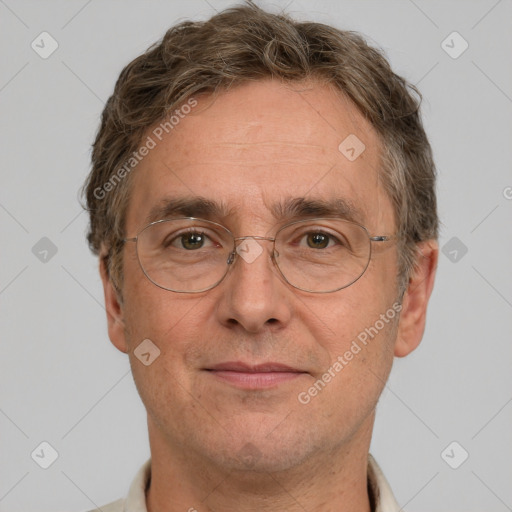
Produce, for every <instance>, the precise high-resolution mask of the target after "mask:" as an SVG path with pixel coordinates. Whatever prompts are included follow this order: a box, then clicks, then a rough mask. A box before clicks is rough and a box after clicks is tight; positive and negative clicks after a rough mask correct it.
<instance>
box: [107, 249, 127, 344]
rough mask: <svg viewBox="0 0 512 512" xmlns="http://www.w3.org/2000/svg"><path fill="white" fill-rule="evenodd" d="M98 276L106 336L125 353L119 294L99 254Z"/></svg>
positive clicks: (122, 315) (122, 316) (122, 317)
mask: <svg viewBox="0 0 512 512" xmlns="http://www.w3.org/2000/svg"><path fill="white" fill-rule="evenodd" d="M100 275H101V280H102V282H103V292H104V295H105V310H106V312H107V323H108V336H109V338H110V341H111V342H112V344H113V345H114V346H115V347H116V348H117V349H118V350H120V351H121V352H124V353H127V352H128V348H127V344H126V338H125V331H124V329H125V326H124V312H123V306H122V303H121V301H120V298H119V294H118V292H117V290H116V288H115V286H114V284H113V282H112V279H111V277H110V275H109V272H108V268H107V257H106V254H105V253H104V252H102V253H101V254H100Z"/></svg>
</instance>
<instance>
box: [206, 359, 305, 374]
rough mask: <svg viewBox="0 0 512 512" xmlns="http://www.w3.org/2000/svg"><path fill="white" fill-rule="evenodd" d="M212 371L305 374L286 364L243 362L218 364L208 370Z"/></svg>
mask: <svg viewBox="0 0 512 512" xmlns="http://www.w3.org/2000/svg"><path fill="white" fill-rule="evenodd" d="M206 370H212V371H230V372H244V373H269V372H295V373H304V372H303V371H302V370H299V369H297V368H292V367H291V366H288V365H286V364H281V363H274V362H268V363H261V364H248V363H243V362H241V361H228V362H226V363H220V364H216V365H215V366H212V367H209V368H206Z"/></svg>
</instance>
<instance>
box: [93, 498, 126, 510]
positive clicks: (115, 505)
mask: <svg viewBox="0 0 512 512" xmlns="http://www.w3.org/2000/svg"><path fill="white" fill-rule="evenodd" d="M123 509H124V499H120V500H116V501H112V502H111V503H108V504H107V505H102V506H101V507H100V508H95V509H93V510H89V511H88V512H123Z"/></svg>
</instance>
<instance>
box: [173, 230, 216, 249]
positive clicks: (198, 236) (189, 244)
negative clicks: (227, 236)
mask: <svg viewBox="0 0 512 512" xmlns="http://www.w3.org/2000/svg"><path fill="white" fill-rule="evenodd" d="M208 243H209V244H210V245H209V246H208ZM212 246H213V247H218V246H219V244H216V243H214V242H213V241H212V240H211V239H210V237H209V236H208V235H206V234H205V233H204V232H203V231H197V230H190V231H186V232H182V233H175V234H174V235H172V236H170V237H167V239H166V241H165V243H164V247H173V248H175V249H185V250H187V251H194V250H197V249H202V248H204V247H212Z"/></svg>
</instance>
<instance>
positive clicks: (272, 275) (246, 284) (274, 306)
mask: <svg viewBox="0 0 512 512" xmlns="http://www.w3.org/2000/svg"><path fill="white" fill-rule="evenodd" d="M272 241H273V239H272V238H268V237H241V238H237V242H238V243H237V248H236V253H233V254H232V256H231V258H232V263H231V268H230V270H229V272H228V275H227V276H226V278H225V279H224V280H223V282H222V283H221V284H220V285H219V287H218V288H219V303H218V307H217V314H218V315H219V321H220V322H221V323H223V324H224V325H226V326H231V327H233V326H240V327H241V328H243V329H244V330H246V331H248V332H251V333H257V332H260V331H262V330H264V329H266V328H269V327H271V328H272V329H273V330H276V329H280V328H282V327H284V326H285V325H286V324H288V322H289V321H290V317H291V305H290V294H291V293H292V292H291V291H290V287H289V285H288V284H287V283H285V281H284V280H283V278H282V277H281V275H280V274H279V271H278V270H277V268H276V267H275V265H274V263H273V258H272V253H271V249H272V247H273V244H271V243H270V242H272Z"/></svg>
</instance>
